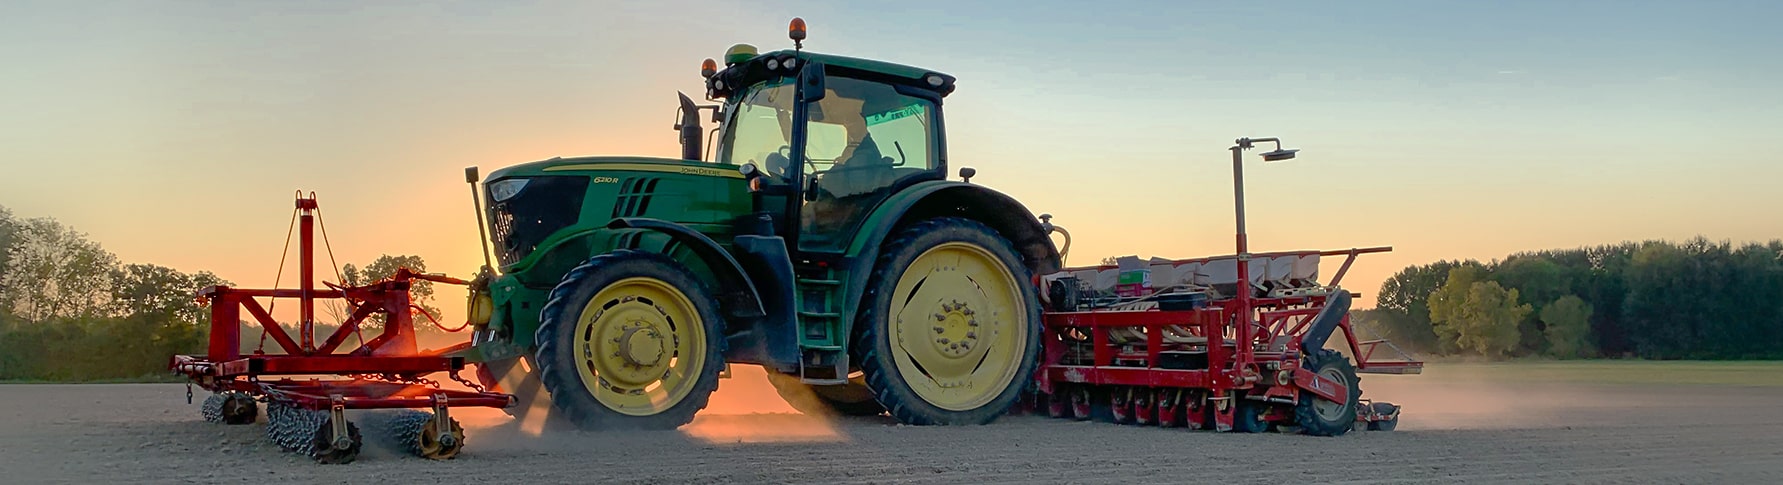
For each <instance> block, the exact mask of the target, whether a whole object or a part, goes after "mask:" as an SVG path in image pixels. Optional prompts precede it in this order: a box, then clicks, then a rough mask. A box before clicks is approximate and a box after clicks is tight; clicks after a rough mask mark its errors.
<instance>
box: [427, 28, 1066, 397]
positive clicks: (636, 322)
mask: <svg viewBox="0 0 1783 485" xmlns="http://www.w3.org/2000/svg"><path fill="white" fill-rule="evenodd" d="M804 33H805V29H804V24H803V22H802V21H799V20H795V21H794V23H793V25H792V28H791V37H792V39H793V40H794V42H795V45H797V44H798V43H800V41H802V40H803V38H804ZM702 75H703V76H704V77H705V79H706V89H707V92H706V96H705V97H706V99H708V100H711V101H714V102H716V104H713V105H700V104H697V103H695V102H693V101H692V100H691V99H690V98H689V97H688V96H686V95H682V96H681V101H680V108H679V112H678V116H677V118H678V121H677V123H676V125H675V128H676V129H677V130H679V132H680V140H681V157H680V158H679V159H662V158H641V157H586V158H553V159H550V160H545V161H539V162H533V163H527V164H522V165H517V166H512V167H508V168H504V169H501V170H497V171H495V172H493V173H490V174H489V176H488V178H487V179H483V180H481V182H482V188H483V195H482V196H481V200H482V202H483V203H486V204H487V210H486V214H485V216H486V219H487V222H488V223H489V226H490V227H489V232H490V234H489V237H488V239H489V242H491V243H492V244H493V248H492V251H491V252H493V253H494V254H495V256H496V258H497V261H496V263H493V264H492V266H496V268H495V269H496V270H498V271H490V270H486V271H485V272H484V275H483V277H481V278H479V281H478V284H477V285H475V287H474V289H473V294H472V305H471V306H472V315H473V323H474V324H475V325H476V328H477V334H476V338H475V341H474V346H473V347H471V348H469V349H468V350H465V351H463V352H462V355H463V356H465V357H467V358H468V359H469V360H471V361H474V362H481V363H483V366H482V368H483V369H484V370H486V371H487V372H483V373H481V374H482V377H483V380H484V381H485V383H486V384H490V385H497V386H499V388H500V389H502V390H504V391H506V392H511V393H514V394H516V395H517V396H518V398H519V400H520V404H519V405H517V406H515V407H514V409H515V411H514V412H516V413H527V412H544V413H548V414H549V415H550V419H553V420H567V422H569V423H573V424H574V425H576V426H578V427H581V428H583V429H614V428H647V429H667V428H675V427H678V426H681V425H683V424H686V423H687V422H689V421H691V420H692V419H693V417H694V414H695V413H697V412H698V411H699V410H700V409H701V408H704V407H705V406H706V404H707V398H708V396H709V395H710V394H711V393H712V392H713V391H714V390H715V389H717V387H718V383H719V378H720V375H721V374H722V373H724V372H725V371H726V369H727V364H728V363H747V364H759V365H761V366H763V367H764V368H766V369H767V370H768V371H769V373H770V375H771V376H772V379H771V380H772V381H773V383H774V385H775V387H776V388H777V389H778V390H780V391H781V393H782V394H783V395H786V396H789V398H792V397H799V398H802V399H801V401H800V402H801V403H802V404H800V403H796V404H799V405H800V408H801V410H804V411H806V412H823V413H839V414H878V413H889V414H890V415H891V416H893V417H895V418H896V419H898V420H899V421H901V422H904V423H910V424H980V423H986V422H989V421H991V420H993V419H995V418H996V417H997V416H999V415H1000V414H1002V413H1003V412H1004V410H1005V409H1007V408H1008V407H1009V406H1010V405H1011V404H1012V403H1013V402H1014V401H1015V400H1016V399H1017V398H1018V397H1019V394H1020V393H1021V392H1022V389H1023V388H1024V387H1025V386H1026V385H1027V384H1028V383H1029V381H1030V380H1031V376H1032V374H1033V372H1034V368H1035V366H1036V363H1037V361H1038V359H1037V354H1038V352H1039V348H1040V341H1039V340H1040V329H1041V321H1040V314H1041V313H1040V312H1041V308H1040V303H1039V300H1038V296H1037V295H1036V290H1035V285H1034V284H1033V283H1032V275H1035V274H1043V273H1048V272H1052V271H1056V270H1057V269H1058V267H1059V254H1058V251H1057V250H1056V249H1055V247H1054V246H1053V243H1052V242H1051V240H1050V239H1049V238H1048V237H1047V233H1046V230H1044V229H1043V227H1042V224H1041V222H1040V221H1038V220H1036V219H1035V218H1034V216H1033V215H1032V214H1031V213H1030V212H1029V211H1028V210H1027V209H1026V208H1024V207H1023V206H1022V205H1021V204H1020V203H1018V202H1016V201H1015V200H1013V199H1011V198H1010V197H1008V196H1006V195H1004V194H1001V193H998V192H997V191H995V190H991V189H989V188H985V187H983V186H980V185H974V184H971V183H970V177H971V176H972V175H973V171H972V169H970V168H962V169H960V171H959V175H960V177H961V178H962V179H965V180H963V181H952V180H948V174H949V172H948V170H949V166H948V165H949V163H948V159H947V143H946V142H947V138H946V136H945V134H944V131H943V126H944V125H943V124H942V119H943V116H942V101H943V99H944V98H946V96H947V95H948V94H949V93H951V92H952V91H953V90H954V78H953V77H952V76H949V75H946V74H942V73H939V72H935V71H931V70H927V69H921V68H916V67H910V66H903V65H898V64H891V63H886V62H880V61H873V60H866V59H857V58H850V57H842V56H834V55H825V54H817V53H812V52H807V51H803V50H802V49H799V48H795V49H793V50H782V51H776V52H769V53H765V54H761V53H757V51H756V49H755V48H754V47H751V46H748V45H737V46H735V47H732V48H731V49H730V50H729V51H728V52H727V53H726V54H725V56H724V65H723V67H722V68H720V67H719V66H718V63H717V62H715V61H713V60H710V59H708V60H706V61H705V64H704V65H703V66H702ZM708 112H709V113H710V115H709V116H710V117H709V118H707V117H708V115H707V113H708ZM702 119H709V120H710V121H713V122H716V123H717V125H718V126H717V128H716V129H715V130H713V131H712V132H710V133H708V132H707V131H706V130H705V128H703V127H702V126H701V121H702ZM708 137H711V138H715V139H716V145H715V150H713V151H712V152H711V153H710V157H708V156H707V155H708V153H707V151H705V150H703V149H702V142H703V141H707V140H709V139H711V138H708ZM467 172H468V173H467V175H471V177H470V178H471V180H472V181H473V182H476V181H478V178H477V177H475V172H474V169H472V170H470V171H467ZM546 400H548V405H547V402H546Z"/></svg>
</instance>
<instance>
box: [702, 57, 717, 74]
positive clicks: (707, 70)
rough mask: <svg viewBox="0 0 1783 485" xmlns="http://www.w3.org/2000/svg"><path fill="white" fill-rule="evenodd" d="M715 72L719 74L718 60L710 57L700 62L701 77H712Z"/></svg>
mask: <svg viewBox="0 0 1783 485" xmlns="http://www.w3.org/2000/svg"><path fill="white" fill-rule="evenodd" d="M713 74H718V61H714V60H712V58H710V57H708V58H706V62H701V63H700V77H703V78H707V79H710V78H712V75H713Z"/></svg>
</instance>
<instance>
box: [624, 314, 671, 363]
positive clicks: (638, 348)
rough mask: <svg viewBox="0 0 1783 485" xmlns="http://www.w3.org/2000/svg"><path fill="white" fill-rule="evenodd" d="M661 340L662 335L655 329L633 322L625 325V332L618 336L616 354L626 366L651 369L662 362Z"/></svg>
mask: <svg viewBox="0 0 1783 485" xmlns="http://www.w3.org/2000/svg"><path fill="white" fill-rule="evenodd" d="M663 340H664V339H663V338H662V333H660V332H657V331H656V329H655V328H651V327H650V326H648V325H647V324H645V323H643V322H635V323H633V324H630V325H627V326H626V327H625V332H624V333H623V334H620V336H619V352H618V353H619V356H620V357H622V358H624V359H625V361H626V363H628V364H631V365H634V366H639V367H651V366H654V365H656V364H658V363H661V362H662V354H663V347H664V345H663V343H664V342H663Z"/></svg>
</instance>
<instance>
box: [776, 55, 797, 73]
mask: <svg viewBox="0 0 1783 485" xmlns="http://www.w3.org/2000/svg"><path fill="white" fill-rule="evenodd" d="M780 65H781V66H785V67H786V69H787V70H793V69H798V68H799V58H797V57H788V58H786V60H784V61H780Z"/></svg>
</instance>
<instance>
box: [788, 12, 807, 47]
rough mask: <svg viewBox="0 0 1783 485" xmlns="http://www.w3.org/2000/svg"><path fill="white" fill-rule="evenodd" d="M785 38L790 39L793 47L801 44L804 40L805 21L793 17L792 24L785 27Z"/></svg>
mask: <svg viewBox="0 0 1783 485" xmlns="http://www.w3.org/2000/svg"><path fill="white" fill-rule="evenodd" d="M786 36H787V37H789V38H791V39H792V43H793V44H794V45H797V44H799V43H800V42H803V41H804V40H805V19H802V18H798V17H793V18H792V23H791V24H788V25H787V26H786Z"/></svg>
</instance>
